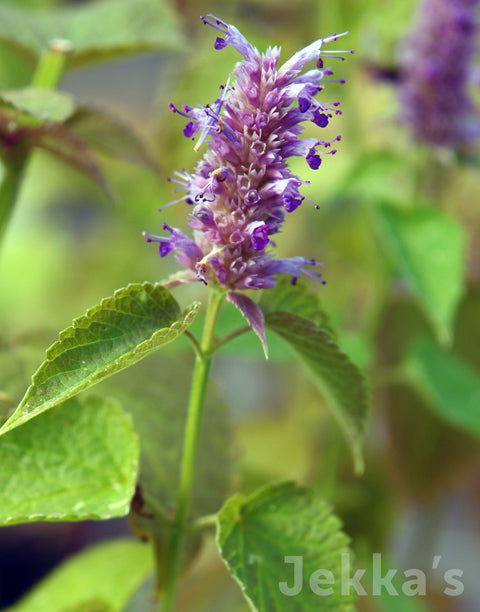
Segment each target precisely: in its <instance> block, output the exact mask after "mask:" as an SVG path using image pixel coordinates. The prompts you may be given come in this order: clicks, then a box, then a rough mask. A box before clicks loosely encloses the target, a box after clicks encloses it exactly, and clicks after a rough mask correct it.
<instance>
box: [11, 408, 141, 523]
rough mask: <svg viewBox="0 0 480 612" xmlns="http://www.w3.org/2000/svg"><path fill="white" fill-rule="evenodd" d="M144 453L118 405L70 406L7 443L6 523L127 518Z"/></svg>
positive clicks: (29, 426)
mask: <svg viewBox="0 0 480 612" xmlns="http://www.w3.org/2000/svg"><path fill="white" fill-rule="evenodd" d="M138 454H139V446H138V439H137V435H136V433H135V431H134V429H133V426H132V422H131V419H130V418H129V417H128V416H127V415H126V414H125V413H124V412H123V411H122V410H121V408H120V407H119V406H118V404H116V403H115V402H113V401H112V400H104V399H100V398H97V397H90V398H85V399H82V401H80V400H78V399H72V400H69V401H68V402H67V403H66V404H63V405H62V406H59V407H58V408H57V409H55V410H53V411H51V412H49V413H48V414H45V415H44V416H43V417H41V418H39V419H35V420H34V421H31V422H30V423H28V424H26V425H25V426H24V427H20V428H19V429H16V430H15V431H12V432H10V433H9V434H7V435H6V436H5V437H4V438H2V439H1V441H0V463H1V465H2V470H1V472H0V490H1V491H2V496H1V500H0V524H2V525H9V524H13V523H26V522H31V521H61V520H85V519H92V518H94V519H107V518H112V517H114V516H124V515H125V514H127V513H128V509H129V506H130V500H131V498H132V495H133V490H134V487H135V480H136V476H137V467H138Z"/></svg>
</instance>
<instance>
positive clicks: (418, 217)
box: [377, 204, 464, 342]
mask: <svg viewBox="0 0 480 612" xmlns="http://www.w3.org/2000/svg"><path fill="white" fill-rule="evenodd" d="M377 213H378V218H379V220H380V222H381V230H382V236H383V239H384V242H385V244H386V246H387V248H388V249H389V250H390V251H391V253H392V255H393V256H394V258H395V262H396V265H397V266H398V268H399V270H400V271H401V272H402V273H403V274H404V275H405V277H406V279H407V280H408V281H409V283H410V285H411V288H412V290H413V291H414V293H415V295H416V297H417V299H418V301H419V303H420V304H421V306H422V308H423V309H424V311H425V314H426V315H427V316H428V317H429V319H430V321H431V322H432V324H433V326H434V328H435V331H436V333H437V336H438V338H439V340H440V341H441V342H448V341H449V340H450V338H451V333H452V324H453V318H454V315H455V311H456V308H457V305H458V302H459V300H460V298H461V296H462V292H463V264H464V261H463V260H464V235H463V232H462V229H461V227H460V226H459V225H458V223H457V222H456V221H455V220H454V219H452V218H450V217H447V216H446V215H444V214H443V213H442V212H440V211H438V210H435V209H434V208H429V207H426V206H419V207H416V208H411V209H407V210H402V209H400V208H396V207H394V206H390V205H388V204H384V205H382V206H379V207H377Z"/></svg>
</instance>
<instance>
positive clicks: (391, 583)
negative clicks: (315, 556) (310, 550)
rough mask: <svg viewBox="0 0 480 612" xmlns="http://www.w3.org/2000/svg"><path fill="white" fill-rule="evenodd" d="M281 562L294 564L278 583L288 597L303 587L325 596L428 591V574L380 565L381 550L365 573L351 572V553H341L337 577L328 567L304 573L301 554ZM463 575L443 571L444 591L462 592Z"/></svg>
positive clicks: (450, 593) (436, 561) (437, 559)
mask: <svg viewBox="0 0 480 612" xmlns="http://www.w3.org/2000/svg"><path fill="white" fill-rule="evenodd" d="M440 561H441V556H440V555H435V556H434V557H433V559H432V569H433V570H437V569H438V568H439V565H440ZM284 563H285V564H287V565H292V566H293V567H292V568H290V572H291V570H292V569H293V575H292V574H291V573H290V576H289V577H290V580H289V581H284V582H279V583H278V588H279V589H280V592H281V593H282V594H283V595H286V596H287V597H294V596H295V595H298V594H299V593H301V592H302V591H303V589H304V588H309V589H310V590H311V591H312V592H313V593H314V594H315V595H318V596H319V597H328V596H330V595H333V594H334V593H339V594H341V595H347V596H348V595H351V594H352V589H353V592H354V593H356V594H357V595H360V596H361V595H373V596H378V595H382V593H388V594H389V595H394V596H395V595H400V591H401V592H402V593H403V594H404V595H407V596H410V597H414V596H417V595H421V596H422V595H426V594H427V576H426V574H425V572H424V571H422V570H420V569H415V568H412V569H406V570H403V571H400V570H398V569H385V570H384V569H383V568H382V555H381V553H374V554H373V555H372V566H371V571H370V572H368V573H367V569H366V568H364V569H356V570H355V571H354V572H353V574H352V572H351V560H350V554H349V553H343V554H342V556H341V572H340V576H339V577H338V576H337V577H336V576H335V575H334V574H333V572H332V571H331V570H328V569H322V568H319V569H317V570H315V571H313V572H312V573H311V574H310V575H309V576H306V575H305V572H304V566H303V557H302V556H286V557H284ZM462 576H463V570H460V569H447V570H445V571H444V572H443V581H444V584H445V588H444V590H443V593H444V594H445V595H448V596H450V597H458V596H459V595H462V593H463V592H464V590H465V586H464V584H463V582H462V581H461V578H462ZM307 581H308V582H307ZM362 581H363V583H362ZM305 582H307V585H305ZM367 589H370V592H367Z"/></svg>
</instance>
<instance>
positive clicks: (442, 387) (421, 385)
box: [407, 340, 480, 437]
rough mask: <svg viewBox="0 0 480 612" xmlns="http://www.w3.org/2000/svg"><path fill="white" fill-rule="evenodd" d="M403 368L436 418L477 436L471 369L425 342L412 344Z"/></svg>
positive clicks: (479, 420) (479, 395) (479, 383)
mask: <svg viewBox="0 0 480 612" xmlns="http://www.w3.org/2000/svg"><path fill="white" fill-rule="evenodd" d="M407 365H408V372H409V374H410V377H411V378H412V381H413V382H414V383H415V386H416V387H417V388H418V389H419V391H420V392H421V393H422V395H423V396H424V397H425V399H426V400H427V401H428V403H429V404H430V405H431V406H432V408H433V409H434V411H435V413H436V414H437V415H438V416H440V417H441V418H442V419H444V420H445V421H446V422H448V423H450V424H452V425H455V426H457V427H460V428H461V429H463V430H465V431H467V432H468V433H470V434H473V435H475V436H477V437H480V376H479V375H478V373H477V372H475V370H474V369H473V368H471V367H470V366H469V365H468V364H467V363H465V362H464V361H462V360H461V359H460V358H458V357H456V356H455V355H452V354H450V353H447V352H446V351H445V350H443V349H441V348H440V347H438V346H436V345H435V344H434V343H433V342H431V341H428V340H424V341H421V342H420V341H419V342H417V343H415V345H414V347H413V348H412V351H411V352H410V355H409V356H408V364H407Z"/></svg>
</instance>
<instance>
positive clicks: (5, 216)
mask: <svg viewBox="0 0 480 612" xmlns="http://www.w3.org/2000/svg"><path fill="white" fill-rule="evenodd" d="M26 162H27V158H26V156H25V157H23V158H21V159H19V160H18V161H16V162H15V163H10V164H5V166H4V175H3V178H2V183H1V185H0V243H1V242H2V238H3V235H4V233H5V230H6V229H7V225H8V222H9V221H10V217H11V216H12V212H13V208H14V206H15V202H16V200H17V196H18V192H19V191H20V186H21V184H22V179H23V175H24V170H25V166H26V165H27V164H26Z"/></svg>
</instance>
